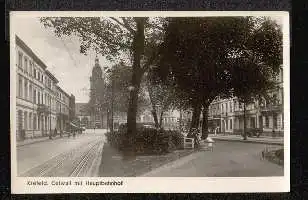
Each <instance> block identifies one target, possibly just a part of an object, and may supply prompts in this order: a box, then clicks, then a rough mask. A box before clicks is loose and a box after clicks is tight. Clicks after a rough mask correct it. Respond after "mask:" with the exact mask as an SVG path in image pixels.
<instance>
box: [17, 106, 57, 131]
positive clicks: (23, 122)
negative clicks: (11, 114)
mask: <svg viewBox="0 0 308 200" xmlns="http://www.w3.org/2000/svg"><path fill="white" fill-rule="evenodd" d="M51 120H52V121H55V120H56V118H55V117H53V116H51ZM17 124H18V125H17V129H18V130H21V129H24V130H41V129H42V128H43V129H44V130H48V129H49V128H50V127H49V125H50V121H49V116H45V117H42V116H39V115H36V113H32V112H27V111H24V112H23V111H21V110H19V111H18V112H17Z"/></svg>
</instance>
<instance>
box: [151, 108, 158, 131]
mask: <svg viewBox="0 0 308 200" xmlns="http://www.w3.org/2000/svg"><path fill="white" fill-rule="evenodd" d="M151 113H152V116H153V118H154V122H155V127H156V128H159V123H158V117H157V112H156V108H155V106H153V105H152V111H151Z"/></svg>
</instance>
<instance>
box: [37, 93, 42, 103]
mask: <svg viewBox="0 0 308 200" xmlns="http://www.w3.org/2000/svg"><path fill="white" fill-rule="evenodd" d="M40 97H41V93H40V92H39V91H38V92H37V100H38V101H37V103H38V104H40V103H41V102H40Z"/></svg>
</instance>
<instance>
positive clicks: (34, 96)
mask: <svg viewBox="0 0 308 200" xmlns="http://www.w3.org/2000/svg"><path fill="white" fill-rule="evenodd" d="M33 103H36V90H35V89H34V91H33Z"/></svg>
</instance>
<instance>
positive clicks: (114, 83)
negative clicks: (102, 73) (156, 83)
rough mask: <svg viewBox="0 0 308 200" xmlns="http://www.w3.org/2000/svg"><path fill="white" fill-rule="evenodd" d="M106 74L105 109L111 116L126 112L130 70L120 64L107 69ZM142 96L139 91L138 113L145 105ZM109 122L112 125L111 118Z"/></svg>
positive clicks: (141, 92)
mask: <svg viewBox="0 0 308 200" xmlns="http://www.w3.org/2000/svg"><path fill="white" fill-rule="evenodd" d="M106 72H107V73H106V74H107V80H106V93H105V99H106V100H107V104H106V107H107V108H109V110H110V111H111V114H112V115H113V114H114V113H115V112H127V109H128V100H129V90H128V87H129V86H130V79H131V76H132V68H131V67H129V66H127V65H125V64H124V63H123V62H120V63H118V64H115V65H114V66H113V67H111V68H110V69H107V71H106ZM144 96H145V95H144V94H143V91H142V90H140V91H139V94H138V112H141V110H142V107H143V105H144V104H146V103H147V101H146V99H145V98H144ZM111 121H112V122H111V123H112V124H113V117H111Z"/></svg>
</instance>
